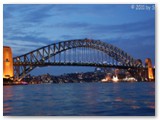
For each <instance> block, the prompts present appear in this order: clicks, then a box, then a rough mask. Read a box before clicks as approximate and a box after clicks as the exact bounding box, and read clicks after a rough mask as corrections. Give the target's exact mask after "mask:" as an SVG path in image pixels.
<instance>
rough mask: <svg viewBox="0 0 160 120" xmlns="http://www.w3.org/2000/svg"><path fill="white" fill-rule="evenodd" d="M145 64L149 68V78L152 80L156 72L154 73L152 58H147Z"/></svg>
mask: <svg viewBox="0 0 160 120" xmlns="http://www.w3.org/2000/svg"><path fill="white" fill-rule="evenodd" d="M145 65H146V66H147V68H148V79H149V80H150V81H153V80H154V79H155V76H154V73H153V68H152V61H151V59H150V58H147V59H146V60H145Z"/></svg>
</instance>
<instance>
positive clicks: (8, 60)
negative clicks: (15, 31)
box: [3, 46, 14, 80]
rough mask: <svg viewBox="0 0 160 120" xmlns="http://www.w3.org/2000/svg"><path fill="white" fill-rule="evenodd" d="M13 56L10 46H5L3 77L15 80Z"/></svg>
mask: <svg viewBox="0 0 160 120" xmlns="http://www.w3.org/2000/svg"><path fill="white" fill-rule="evenodd" d="M13 77H14V71H13V58H12V50H11V48H10V47H8V46H4V47H3V78H5V79H11V80H13Z"/></svg>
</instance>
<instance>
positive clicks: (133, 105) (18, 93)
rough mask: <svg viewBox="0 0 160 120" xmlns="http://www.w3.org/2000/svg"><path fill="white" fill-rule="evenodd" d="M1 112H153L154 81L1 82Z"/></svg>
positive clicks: (10, 113)
mask: <svg viewBox="0 0 160 120" xmlns="http://www.w3.org/2000/svg"><path fill="white" fill-rule="evenodd" d="M3 108H4V115H5V116H18V115H25V116H27V115H43V116H44V115H74V116H75V115H94V116H96V115H97V116H99V115H103V116H104V115H107V116H117V115H118V116H128V115H131V116H137V115H141V116H148V115H149V116H154V115H155V83H154V82H150V83H147V82H144V83H142V82H141V83H139V82H138V83H67V84H40V85H26V86H4V105H3Z"/></svg>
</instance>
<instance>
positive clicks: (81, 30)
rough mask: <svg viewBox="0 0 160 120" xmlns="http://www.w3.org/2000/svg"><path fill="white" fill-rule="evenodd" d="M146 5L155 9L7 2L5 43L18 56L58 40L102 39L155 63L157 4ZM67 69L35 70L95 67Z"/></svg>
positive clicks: (4, 29)
mask: <svg viewBox="0 0 160 120" xmlns="http://www.w3.org/2000/svg"><path fill="white" fill-rule="evenodd" d="M145 6H149V7H151V9H150V10H147V9H144V10H136V5H134V4H133V5H132V4H127V5H123V4H121V5H118V4H115V5H112V4H106V5H105V4H100V5H96V4H95V5H87V4H84V5H81V4H80V5H70V4H68V5H63V4H62V5H56V4H54V5H52V4H46V5H31V4H25V5H16V4H14V5H12V4H10V5H9V4H8V5H7V4H5V5H4V8H3V9H4V11H3V12H4V28H3V33H4V34H3V35H4V36H3V39H4V40H3V45H5V46H10V47H11V48H12V51H13V56H18V55H21V54H25V53H27V52H30V51H31V50H34V49H37V48H39V47H42V46H45V45H48V44H51V43H54V42H58V41H64V40H70V39H79V38H90V39H99V40H102V41H104V42H107V43H110V44H113V45H115V46H117V47H119V48H121V49H123V50H124V51H126V52H127V53H129V54H130V55H132V56H133V57H134V58H136V59H142V61H143V62H144V60H145V59H146V58H148V57H149V58H151V59H152V62H153V64H155V62H154V61H155V11H154V5H151V4H150V5H145ZM137 53H138V54H137ZM61 68H62V69H61ZM63 68H64V67H54V68H53V67H50V69H48V68H47V67H45V68H41V69H40V70H38V69H36V70H34V71H33V72H32V73H34V74H37V73H44V70H45V71H46V72H47V71H48V72H49V71H52V70H53V69H59V71H61V72H62V73H63V72H65V71H68V69H71V68H72V71H85V70H86V71H88V70H93V68H85V69H84V67H77V68H75V67H67V68H68V69H65V70H63ZM47 69H48V70H47ZM53 71H54V70H53ZM69 71H70V70H69ZM53 73H56V72H53Z"/></svg>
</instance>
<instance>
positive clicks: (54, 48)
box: [13, 39, 135, 79]
mask: <svg viewBox="0 0 160 120" xmlns="http://www.w3.org/2000/svg"><path fill="white" fill-rule="evenodd" d="M78 47H88V48H92V49H96V50H98V51H102V52H104V53H106V54H107V55H108V56H110V57H112V58H113V59H115V60H116V61H119V62H121V63H122V65H121V66H117V65H106V64H92V63H70V62H68V63H60V62H57V63H46V62H45V60H48V59H50V58H51V57H53V56H55V55H57V54H60V53H61V52H63V51H66V50H69V49H73V48H78ZM13 61H14V63H13V64H14V76H15V78H17V79H21V78H23V77H24V76H25V75H26V74H27V73H29V72H30V71H31V70H33V69H34V68H35V67H37V66H46V65H71V66H74V65H75V66H103V67H125V66H127V67H133V66H134V63H135V59H134V58H133V57H131V56H130V55H129V54H127V53H126V52H124V51H123V50H121V49H120V48H118V47H116V46H113V45H111V44H108V43H105V42H102V41H100V40H90V39H77V40H69V41H61V42H58V43H53V44H50V45H47V46H44V47H41V48H38V49H36V50H33V51H31V52H28V53H26V54H24V55H21V56H17V57H14V58H13Z"/></svg>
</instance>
